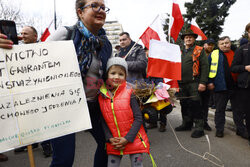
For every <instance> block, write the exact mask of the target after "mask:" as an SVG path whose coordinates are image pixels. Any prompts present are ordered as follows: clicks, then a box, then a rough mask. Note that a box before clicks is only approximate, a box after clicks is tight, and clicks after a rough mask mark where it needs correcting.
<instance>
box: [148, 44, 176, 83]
mask: <svg viewBox="0 0 250 167" xmlns="http://www.w3.org/2000/svg"><path fill="white" fill-rule="evenodd" d="M147 75H148V76H151V77H158V78H168V79H172V80H181V50H180V47H179V45H175V44H171V43H168V42H163V41H157V40H153V39H152V40H150V47H149V57H148V72H147Z"/></svg>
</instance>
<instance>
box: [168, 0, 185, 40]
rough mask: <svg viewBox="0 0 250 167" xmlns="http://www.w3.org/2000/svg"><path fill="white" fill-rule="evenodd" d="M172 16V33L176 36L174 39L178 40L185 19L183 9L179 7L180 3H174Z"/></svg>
mask: <svg viewBox="0 0 250 167" xmlns="http://www.w3.org/2000/svg"><path fill="white" fill-rule="evenodd" d="M172 16H173V18H174V22H173V25H172V27H171V29H170V34H171V36H172V37H173V38H174V40H175V41H177V38H178V36H179V33H180V31H181V29H182V27H183V25H184V20H183V17H182V15H181V10H180V8H179V5H178V4H176V3H173V8H172Z"/></svg>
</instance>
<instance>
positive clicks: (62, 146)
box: [48, 0, 112, 167]
mask: <svg viewBox="0 0 250 167" xmlns="http://www.w3.org/2000/svg"><path fill="white" fill-rule="evenodd" d="M75 9H76V14H77V17H78V21H77V23H76V24H75V25H74V26H73V27H70V28H65V27H61V28H60V29H58V31H57V32H55V34H54V35H52V36H50V37H49V39H48V40H53V41H55V40H69V38H70V39H72V40H73V41H74V45H75V49H76V53H77V56H78V61H79V66H80V71H81V74H82V78H83V84H84V90H85V93H86V98H87V103H88V108H89V113H90V118H91V123H92V129H91V130H90V132H91V134H92V136H93V137H94V139H95V140H96V142H97V149H96V153H95V158H94V167H105V166H106V165H107V154H106V151H105V136H104V132H103V128H102V125H101V121H100V118H101V117H100V116H101V115H100V114H101V112H100V108H99V104H98V100H97V95H98V89H99V88H98V86H97V85H96V87H95V88H93V85H91V88H88V86H87V85H88V84H89V83H87V81H88V78H91V84H92V83H93V78H94V79H95V80H96V81H98V80H99V79H103V77H104V75H103V74H105V72H106V71H105V69H106V64H107V61H108V59H109V57H110V56H111V54H112V46H111V44H110V42H109V41H108V39H107V36H106V35H105V31H104V29H103V28H102V26H103V25H104V23H105V19H106V14H107V12H108V11H109V8H107V7H105V4H104V0H76V3H75ZM69 34H71V35H70V37H69ZM52 147H53V151H54V154H53V160H52V163H51V167H57V166H60V167H61V166H64V167H71V166H72V165H73V160H74V153H75V134H70V135H67V136H63V137H60V138H56V139H54V140H52Z"/></svg>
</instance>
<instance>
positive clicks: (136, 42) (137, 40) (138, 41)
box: [124, 14, 159, 59]
mask: <svg viewBox="0 0 250 167" xmlns="http://www.w3.org/2000/svg"><path fill="white" fill-rule="evenodd" d="M158 17H159V14H158V15H157V16H156V17H155V19H154V20H153V22H152V23H151V24H150V25H149V26H148V27H150V26H151V25H152V24H153V23H154V22H155V20H156V19H157V18H158ZM143 33H144V32H143ZM143 33H142V34H143ZM139 41H140V38H139V39H138V40H137V42H135V44H134V45H133V46H132V48H131V49H130V50H129V52H128V53H127V54H126V56H125V57H124V59H126V58H127V57H128V55H129V54H130V53H131V51H132V50H133V48H134V47H135V45H136V44H137V43H138V42H139Z"/></svg>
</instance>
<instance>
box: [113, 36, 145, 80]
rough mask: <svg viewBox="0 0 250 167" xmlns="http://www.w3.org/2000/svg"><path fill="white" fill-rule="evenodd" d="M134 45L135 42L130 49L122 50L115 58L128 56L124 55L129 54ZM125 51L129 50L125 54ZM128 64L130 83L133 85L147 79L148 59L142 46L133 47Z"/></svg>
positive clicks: (127, 59) (128, 57)
mask: <svg viewBox="0 0 250 167" xmlns="http://www.w3.org/2000/svg"><path fill="white" fill-rule="evenodd" d="M133 45H134V42H133V41H132V42H131V44H130V46H128V48H121V50H120V51H119V52H118V53H117V54H116V55H115V56H118V57H124V56H126V55H125V54H123V53H127V52H128V51H129V49H130V48H132V46H133ZM125 49H127V52H123V50H125ZM126 62H127V63H128V76H127V81H128V82H130V83H133V82H134V81H135V80H143V79H144V78H145V77H146V69H147V57H146V53H145V51H144V50H143V48H142V46H141V45H139V44H136V45H135V46H134V47H133V49H132V51H131V52H130V53H129V55H128V56H127V58H126Z"/></svg>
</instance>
